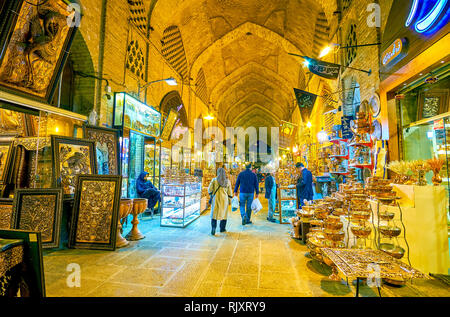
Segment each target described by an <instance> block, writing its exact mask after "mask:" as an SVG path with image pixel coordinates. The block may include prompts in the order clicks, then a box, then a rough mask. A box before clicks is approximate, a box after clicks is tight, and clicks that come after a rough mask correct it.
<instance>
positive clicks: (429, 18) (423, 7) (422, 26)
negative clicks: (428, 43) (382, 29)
mask: <svg viewBox="0 0 450 317" xmlns="http://www.w3.org/2000/svg"><path fill="white" fill-rule="evenodd" d="M448 2H449V1H448V0H438V1H427V0H413V3H412V5H411V9H410V11H409V14H408V17H407V19H406V22H405V26H406V27H409V26H410V25H411V24H412V22H413V20H414V19H415V20H416V22H415V23H414V24H413V25H414V30H415V31H416V32H418V33H425V32H428V31H429V32H432V31H436V30H438V29H440V28H442V26H443V25H444V24H445V23H447V20H448V13H449V8H448V6H447V4H448Z"/></svg>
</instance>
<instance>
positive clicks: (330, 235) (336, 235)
mask: <svg viewBox="0 0 450 317" xmlns="http://www.w3.org/2000/svg"><path fill="white" fill-rule="evenodd" d="M324 234H325V237H326V238H327V239H328V240H331V241H341V240H343V239H344V236H345V233H344V231H339V232H334V231H330V230H325V231H324Z"/></svg>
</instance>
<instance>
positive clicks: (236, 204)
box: [231, 196, 239, 211]
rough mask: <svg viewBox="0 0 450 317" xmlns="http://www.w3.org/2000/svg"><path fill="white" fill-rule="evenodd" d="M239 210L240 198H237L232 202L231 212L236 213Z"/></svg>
mask: <svg viewBox="0 0 450 317" xmlns="http://www.w3.org/2000/svg"><path fill="white" fill-rule="evenodd" d="M238 209H239V198H237V197H236V196H234V197H233V199H232V200H231V211H236V210H238Z"/></svg>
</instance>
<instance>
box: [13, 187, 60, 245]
mask: <svg viewBox="0 0 450 317" xmlns="http://www.w3.org/2000/svg"><path fill="white" fill-rule="evenodd" d="M62 196H63V195H62V189H59V188H58V189H55V188H51V189H17V190H16V191H15V195H14V208H13V219H12V224H13V229H20V230H29V231H34V232H40V233H41V237H42V247H43V248H57V247H58V246H59V237H60V229H61V217H62Z"/></svg>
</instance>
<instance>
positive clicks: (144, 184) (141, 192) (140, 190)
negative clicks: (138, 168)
mask: <svg viewBox="0 0 450 317" xmlns="http://www.w3.org/2000/svg"><path fill="white" fill-rule="evenodd" d="M147 175H148V173H147V172H142V173H141V174H140V175H139V177H138V178H137V180H136V192H137V194H138V196H139V197H141V198H147V199H148V204H147V208H149V209H153V208H155V205H156V203H157V202H158V201H161V194H160V192H159V190H158V188H156V187H155V186H153V184H152V182H151V181H149V180H146V179H145V178H146V177H147Z"/></svg>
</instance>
